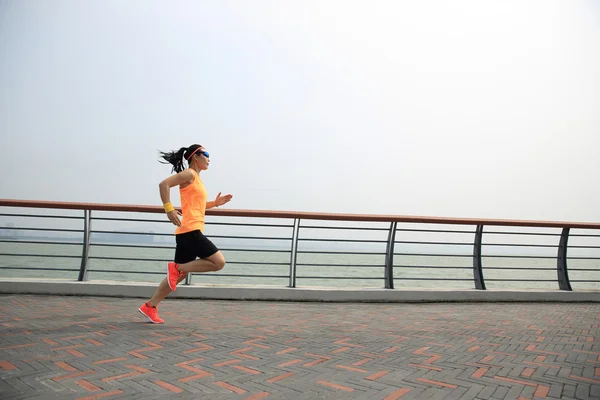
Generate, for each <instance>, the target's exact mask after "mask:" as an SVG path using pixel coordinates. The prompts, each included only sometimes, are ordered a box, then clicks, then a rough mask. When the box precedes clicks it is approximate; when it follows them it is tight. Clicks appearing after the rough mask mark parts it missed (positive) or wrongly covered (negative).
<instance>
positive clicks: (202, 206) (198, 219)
mask: <svg viewBox="0 0 600 400" xmlns="http://www.w3.org/2000/svg"><path fill="white" fill-rule="evenodd" d="M192 171H194V170H192ZM179 194H180V196H181V211H182V214H183V215H182V219H181V226H178V227H177V229H175V234H176V235H178V234H180V233H186V232H191V231H195V230H198V229H199V230H200V232H204V213H205V211H206V198H207V197H208V194H207V193H206V189H205V188H204V184H203V183H202V180H201V179H200V176H199V175H198V173H197V172H196V171H194V180H193V181H192V183H191V184H189V185H188V186H186V187H184V188H183V189H182V188H181V187H180V188H179Z"/></svg>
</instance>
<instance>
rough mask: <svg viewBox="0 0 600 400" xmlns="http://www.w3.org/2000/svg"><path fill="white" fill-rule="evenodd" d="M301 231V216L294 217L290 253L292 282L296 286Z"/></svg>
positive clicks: (292, 286)
mask: <svg viewBox="0 0 600 400" xmlns="http://www.w3.org/2000/svg"><path fill="white" fill-rule="evenodd" d="M299 232H300V218H294V230H293V233H292V249H291V253H290V284H289V286H290V287H291V288H295V287H296V260H297V257H298V234H299Z"/></svg>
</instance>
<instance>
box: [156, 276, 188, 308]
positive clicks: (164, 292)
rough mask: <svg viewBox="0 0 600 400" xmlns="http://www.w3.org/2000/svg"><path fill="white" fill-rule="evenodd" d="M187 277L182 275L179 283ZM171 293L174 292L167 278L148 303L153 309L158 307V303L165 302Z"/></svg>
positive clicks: (178, 280)
mask: <svg viewBox="0 0 600 400" xmlns="http://www.w3.org/2000/svg"><path fill="white" fill-rule="evenodd" d="M186 276H187V274H183V275H181V276H180V277H179V278H178V279H177V283H179V282H181V281H182V280H184V279H185V277H186ZM171 292H172V290H171V288H170V287H169V282H168V281H167V278H165V279H163V280H162V282H161V283H160V284H159V285H158V287H157V288H156V291H155V292H154V294H153V295H152V298H151V299H150V301H149V302H148V304H150V306H151V307H156V306H158V303H160V302H161V301H163V300H164V299H165V297H167V296H168V295H169V293H171Z"/></svg>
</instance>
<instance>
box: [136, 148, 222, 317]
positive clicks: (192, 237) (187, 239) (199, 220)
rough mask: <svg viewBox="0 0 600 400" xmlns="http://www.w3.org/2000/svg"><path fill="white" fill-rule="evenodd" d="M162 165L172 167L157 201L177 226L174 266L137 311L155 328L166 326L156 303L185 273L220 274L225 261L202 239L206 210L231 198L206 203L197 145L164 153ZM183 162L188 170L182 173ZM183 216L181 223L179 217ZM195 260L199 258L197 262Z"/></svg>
mask: <svg viewBox="0 0 600 400" xmlns="http://www.w3.org/2000/svg"><path fill="white" fill-rule="evenodd" d="M161 156H162V158H163V159H164V160H165V161H162V160H161V162H162V163H163V164H172V165H173V170H172V172H177V174H176V175H171V176H170V177H168V178H167V179H165V180H164V181H162V182H161V183H160V184H159V185H158V187H159V189H160V198H161V200H162V202H163V207H164V209H165V212H166V213H167V217H168V218H169V220H170V221H171V222H172V223H173V224H174V225H176V226H177V228H176V229H175V242H176V244H177V246H176V248H175V260H174V261H175V262H170V263H168V264H167V277H166V279H163V281H162V282H161V283H160V284H159V285H158V288H157V289H156V292H154V295H153V296H152V298H151V299H150V301H148V302H146V303H144V304H143V305H142V306H141V307H140V308H139V311H140V312H141V313H142V314H144V315H145V316H146V317H147V318H148V319H149V320H150V321H152V322H153V323H155V324H162V323H163V322H165V321H164V320H163V319H161V318H160V317H159V316H158V309H157V307H158V303H160V302H161V301H162V300H163V299H164V298H165V297H167V296H168V295H169V293H171V291H173V292H174V291H176V290H177V284H178V283H179V282H181V281H182V280H184V279H185V277H186V276H187V274H188V272H209V271H219V270H220V269H222V268H223V267H224V266H225V257H223V254H222V253H221V252H220V251H219V249H217V247H216V246H215V245H214V244H213V243H212V242H211V241H210V240H209V239H208V238H207V237H205V236H204V235H203V232H204V213H205V210H207V209H209V208H213V207H218V206H222V205H223V204H226V203H228V202H229V201H230V200H231V197H232V196H231V195H230V194H228V195H225V196H221V193H220V192H219V194H218V195H217V197H216V199H215V200H214V201H206V198H207V193H206V189H205V188H204V184H203V183H202V180H201V179H200V171H205V170H207V169H208V164H209V163H210V159H209V155H208V153H207V152H206V150H205V149H204V147H202V146H201V145H199V144H193V145H191V146H190V147H187V148H186V147H182V148H181V149H179V151H177V152H174V151H172V152H169V153H163V152H161ZM184 159H185V161H187V163H188V165H189V168H187V169H184ZM173 186H179V193H180V195H181V209H182V211H183V215H182V214H180V213H179V212H178V211H177V210H175V208H174V207H173V205H172V204H171V200H170V198H171V196H170V192H171V188H172V187H173ZM180 215H182V220H180V219H179V216H180ZM196 258H199V259H198V260H197V259H196Z"/></svg>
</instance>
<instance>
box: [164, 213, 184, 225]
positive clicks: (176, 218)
mask: <svg viewBox="0 0 600 400" xmlns="http://www.w3.org/2000/svg"><path fill="white" fill-rule="evenodd" d="M180 215H181V213H180V212H179V211H177V210H173V211H171V212H168V213H167V217H169V221H171V222H172V223H173V225H176V226H181V220H180V219H179V216H180Z"/></svg>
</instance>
